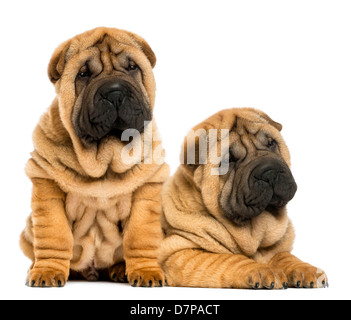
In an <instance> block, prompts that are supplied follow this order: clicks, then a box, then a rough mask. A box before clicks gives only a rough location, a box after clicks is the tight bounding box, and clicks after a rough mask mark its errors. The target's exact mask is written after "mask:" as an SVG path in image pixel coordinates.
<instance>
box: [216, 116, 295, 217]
mask: <svg viewBox="0 0 351 320" xmlns="http://www.w3.org/2000/svg"><path fill="white" fill-rule="evenodd" d="M231 140H232V141H231V144H230V150H229V172H228V173H227V175H225V176H223V177H222V180H223V183H224V185H223V188H222V190H221V193H220V196H219V204H220V206H221V208H222V210H223V212H224V215H225V216H226V217H227V218H229V219H230V220H233V221H235V222H237V223H242V222H244V221H245V220H249V219H251V218H253V217H256V216H258V215H260V214H261V213H262V212H263V211H265V210H267V211H270V212H272V213H273V212H274V211H275V209H279V208H282V207H284V206H286V205H287V203H288V202H289V201H290V200H291V199H292V198H293V197H294V195H295V193H296V191H297V186H296V183H295V180H294V178H293V176H292V173H291V171H290V169H289V166H288V164H287V162H286V161H285V160H284V157H283V155H282V154H281V151H280V150H281V149H284V148H286V146H285V145H283V144H284V142H283V139H282V138H281V137H280V135H279V134H278V132H277V130H274V129H272V130H264V129H263V128H260V127H259V126H252V125H245V121H241V123H240V124H239V127H238V128H235V129H234V130H233V131H232V133H231Z"/></svg>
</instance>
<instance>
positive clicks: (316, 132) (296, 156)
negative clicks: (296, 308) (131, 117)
mask: <svg viewBox="0 0 351 320" xmlns="http://www.w3.org/2000/svg"><path fill="white" fill-rule="evenodd" d="M350 16H351V4H350V1H347V0H345V1H342V0H332V1H324V0H316V1H313V0H293V1H285V0H276V1H270V0H265V1H262V0H259V1H251V0H242V1H234V0H230V1H224V0H223V1H222V0H217V1H206V0H201V1H196V0H186V1H182V0H176V1H168V0H159V1H156V0H155V1H153V0H147V1H145V0H142V1H134V0H128V1H125V0H123V1H120V0H114V1H107V0H96V1H88V0H84V1H78V0H74V1H72V0H70V1H65V0H61V1H34V0H33V1H15V0H12V1H1V3H0V24H1V25H0V32H1V43H0V46H1V48H0V68H1V69H0V70H1V71H0V82H1V83H0V90H1V91H0V92H1V100H0V104H1V122H0V130H1V135H0V139H1V157H0V161H1V166H0V168H1V178H0V186H1V192H0V197H1V209H0V210H1V220H0V237H1V239H0V240H1V241H0V246H1V254H0V257H1V258H0V259H1V261H0V269H1V270H0V274H1V281H0V298H1V299H27V298H31V299H39V298H41V299H54V298H55V299H209V300H211V299H349V298H351V295H350V290H349V286H350V278H349V274H350V271H351V270H350V262H351V258H350V233H351V231H350V225H351V223H350V222H351V209H350V201H351V193H350V191H351V187H350V180H351V170H350V155H351V152H350V121H349V114H350V109H351V94H350V91H351V19H350ZM98 26H108V27H117V28H121V29H127V30H130V31H133V32H135V33H137V34H140V35H141V36H143V37H144V38H145V39H146V40H147V41H148V42H149V44H150V45H151V47H152V48H153V49H154V51H155V53H156V55H157V58H158V62H157V66H156V68H155V76H156V81H157V88H158V90H157V102H156V111H155V116H156V120H157V123H158V126H159V129H160V132H161V134H162V136H163V141H164V147H165V148H166V150H167V154H168V156H167V161H168V162H169V163H170V165H171V167H172V172H174V171H175V170H176V168H177V166H178V158H179V151H180V145H181V143H182V140H183V137H184V136H185V135H186V133H187V132H188V130H189V129H191V128H192V127H193V126H194V125H196V124H197V123H199V122H201V121H202V120H204V119H205V118H207V117H208V116H210V115H212V114H213V113H215V112H217V111H219V110H221V109H224V108H230V107H244V106H247V107H254V108H259V109H262V110H263V111H265V112H267V113H268V114H269V115H270V116H271V117H272V118H273V119H275V120H276V121H279V122H281V123H282V124H283V125H284V129H283V135H284V137H285V139H286V141H287V143H288V145H289V147H290V150H291V154H292V161H293V173H294V175H295V178H296V180H297V182H298V185H299V191H298V193H297V195H296V197H295V199H294V200H293V201H292V202H291V204H290V205H289V213H290V217H291V219H292V220H293V222H294V225H295V229H296V235H297V238H296V242H295V249H294V253H295V254H296V255H297V256H299V257H300V258H301V259H303V260H305V261H308V262H310V263H312V264H314V265H316V266H319V267H320V268H322V269H324V270H325V271H326V272H327V274H328V276H329V282H330V288H329V289H324V290H296V289H289V290H287V291H274V292H273V291H272V292H271V291H248V290H245V291H238V290H212V289H185V288H177V289H175V288H162V289H143V288H140V289H135V288H131V287H129V286H128V285H119V284H112V283H85V282H71V283H68V285H67V286H66V287H65V288H63V289H31V288H27V287H25V285H24V282H25V276H26V271H27V268H28V267H29V264H30V262H29V260H27V259H26V258H25V257H24V256H23V255H22V253H21V251H20V249H19V245H18V240H19V234H20V232H21V230H22V229H23V227H24V226H25V220H26V218H27V216H28V215H29V213H30V194H31V184H30V182H29V180H28V179H27V177H26V176H25V174H24V166H25V163H26V161H27V159H28V158H29V153H30V152H31V151H32V140H31V135H32V131H33V129H34V127H35V126H36V124H37V122H38V120H39V117H40V115H41V114H42V113H44V112H45V110H46V109H47V107H48V106H49V105H50V104H51V101H52V100H53V98H54V95H55V93H54V88H53V86H52V85H51V83H50V82H49V80H48V78H47V75H46V70H47V65H48V62H49V59H50V57H51V54H52V53H53V51H54V50H55V48H56V47H57V46H58V45H59V44H60V43H61V42H63V41H65V40H67V39H69V38H71V37H72V36H74V35H76V34H78V33H81V32H83V31H86V30H89V29H92V28H95V27H98Z"/></svg>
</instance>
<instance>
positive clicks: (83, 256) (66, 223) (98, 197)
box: [21, 28, 169, 287]
mask: <svg viewBox="0 0 351 320" xmlns="http://www.w3.org/2000/svg"><path fill="white" fill-rule="evenodd" d="M155 64H156V57H155V54H154V53H153V51H152V50H151V48H150V46H149V45H148V44H147V43H146V41H145V40H144V39H142V38H141V37H139V36H137V35H135V34H133V33H130V32H127V31H122V30H117V29H108V28H98V29H95V30H92V31H89V32H86V33H84V34H81V35H79V36H77V37H75V38H73V39H71V40H69V41H67V42H65V43H64V44H62V45H61V46H60V47H59V48H58V49H57V50H56V52H55V53H54V55H53V57H52V59H51V61H50V65H49V77H50V80H51V81H52V82H53V83H54V85H55V88H56V92H57V98H56V99H55V100H54V101H53V103H52V105H51V107H50V108H49V110H48V111H47V112H46V113H45V114H44V115H43V116H42V118H41V120H40V122H39V124H38V126H37V127H36V129H35V131H34V135H33V140H34V148H35V150H34V152H33V153H32V157H31V159H30V160H29V162H28V164H27V168H26V173H27V175H28V177H29V178H30V179H31V181H32V183H33V195H32V214H31V215H30V217H29V219H28V221H27V227H26V228H25V230H24V232H23V233H22V236H21V247H22V250H23V252H24V253H25V255H26V256H28V257H29V258H30V259H31V260H32V262H33V264H32V266H31V268H30V270H29V272H28V276H27V280H26V282H27V285H29V286H32V287H48V286H49V287H50V286H55V287H60V286H64V285H65V283H66V281H67V280H68V278H69V275H70V274H71V276H74V277H83V278H85V279H87V280H91V281H93V280H98V279H104V280H106V279H107V280H111V281H118V280H122V281H123V280H124V278H125V275H126V276H127V279H128V280H129V282H130V283H131V284H132V285H134V286H162V285H163V284H164V283H165V278H164V274H163V271H162V270H161V268H160V266H159V263H158V249H159V244H160V240H161V238H162V229H161V225H160V215H161V195H160V192H161V188H162V185H163V183H164V181H165V180H166V179H167V177H168V175H169V169H168V166H167V165H166V164H165V163H164V162H163V161H162V159H161V160H160V161H156V160H154V159H153V156H154V154H155V153H157V154H159V155H161V154H162V153H163V149H162V145H161V142H160V139H159V138H158V133H157V128H156V125H155V122H153V121H152V120H153V108H154V102H155V80H154V76H153V72H152V69H153V67H154V66H155ZM128 129H131V130H132V131H131V132H138V135H134V136H133V135H130V134H127V136H125V132H126V130H128ZM129 133H130V132H129ZM146 133H147V134H146ZM131 136H133V139H132V142H131V141H130V140H131V139H129V138H130V137H131ZM146 136H147V138H146ZM151 136H153V138H152V139H151V138H150V137H151ZM138 152H139V155H140V157H138Z"/></svg>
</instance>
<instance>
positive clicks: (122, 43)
mask: <svg viewBox="0 0 351 320" xmlns="http://www.w3.org/2000/svg"><path fill="white" fill-rule="evenodd" d="M93 48H96V49H98V50H99V51H100V53H109V54H112V55H118V54H120V53H121V52H123V51H124V50H127V49H128V50H129V51H133V49H134V50H138V49H139V47H138V45H137V44H136V43H135V42H134V41H133V39H132V37H130V36H129V35H128V34H124V33H120V34H114V35H113V34H110V33H109V32H107V31H105V32H104V33H101V32H95V33H92V34H91V35H90V36H87V35H86V34H83V35H82V36H78V37H76V38H74V39H73V40H72V41H71V43H70V46H69V48H68V50H67V53H66V57H65V58H66V61H68V60H69V59H70V58H72V57H73V56H75V55H77V54H80V53H81V52H84V51H87V50H90V49H93Z"/></svg>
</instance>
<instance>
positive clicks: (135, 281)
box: [128, 268, 165, 288]
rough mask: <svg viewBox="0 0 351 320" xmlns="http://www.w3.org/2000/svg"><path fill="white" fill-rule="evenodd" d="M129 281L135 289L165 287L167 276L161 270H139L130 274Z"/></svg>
mask: <svg viewBox="0 0 351 320" xmlns="http://www.w3.org/2000/svg"><path fill="white" fill-rule="evenodd" d="M128 281H129V283H130V285H132V286H133V287H150V288H151V287H163V285H164V283H165V276H164V273H163V271H162V270H161V269H160V268H148V269H139V270H134V271H132V272H130V273H129V274H128Z"/></svg>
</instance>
